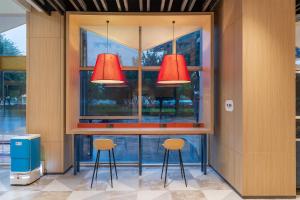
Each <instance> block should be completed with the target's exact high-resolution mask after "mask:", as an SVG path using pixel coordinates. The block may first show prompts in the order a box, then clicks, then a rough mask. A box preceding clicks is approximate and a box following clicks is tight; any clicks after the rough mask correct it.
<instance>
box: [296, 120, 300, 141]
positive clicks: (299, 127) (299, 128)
mask: <svg viewBox="0 0 300 200" xmlns="http://www.w3.org/2000/svg"><path fill="white" fill-rule="evenodd" d="M296 138H300V119H297V120H296Z"/></svg>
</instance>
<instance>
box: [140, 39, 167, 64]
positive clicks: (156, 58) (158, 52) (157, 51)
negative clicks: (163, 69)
mask: <svg viewBox="0 0 300 200" xmlns="http://www.w3.org/2000/svg"><path fill="white" fill-rule="evenodd" d="M171 53H172V41H169V42H166V43H164V44H161V45H159V46H156V47H154V48H152V49H147V50H144V51H143V55H142V65H143V66H160V64H161V62H162V59H163V57H164V55H166V54H171Z"/></svg>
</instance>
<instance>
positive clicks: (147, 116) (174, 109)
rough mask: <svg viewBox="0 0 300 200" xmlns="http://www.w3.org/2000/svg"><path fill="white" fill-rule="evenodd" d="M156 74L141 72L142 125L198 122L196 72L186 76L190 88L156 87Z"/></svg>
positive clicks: (198, 82)
mask: <svg viewBox="0 0 300 200" xmlns="http://www.w3.org/2000/svg"><path fill="white" fill-rule="evenodd" d="M157 75H158V72H157V71H145V72H143V80H142V83H143V93H142V96H143V97H142V98H143V100H142V109H143V110H142V115H143V118H142V121H143V122H160V123H167V122H192V123H194V122H200V121H201V116H202V112H201V110H202V109H201V106H202V100H201V99H202V96H201V93H200V91H201V82H200V72H190V77H191V80H192V82H191V84H182V85H177V86H174V85H169V86H168V85H164V86H159V85H157V84H156V78H157Z"/></svg>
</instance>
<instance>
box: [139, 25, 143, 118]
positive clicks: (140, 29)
mask: <svg viewBox="0 0 300 200" xmlns="http://www.w3.org/2000/svg"><path fill="white" fill-rule="evenodd" d="M138 62H139V66H138V117H139V122H141V121H142V27H141V26H139V61H138Z"/></svg>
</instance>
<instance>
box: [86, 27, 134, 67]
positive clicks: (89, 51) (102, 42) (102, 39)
mask: <svg viewBox="0 0 300 200" xmlns="http://www.w3.org/2000/svg"><path fill="white" fill-rule="evenodd" d="M137 34H138V29H137ZM81 43H82V44H81V46H82V48H81V51H82V52H81V55H83V56H82V59H81V64H82V65H83V66H94V65H95V62H96V58H97V55H98V54H101V53H107V43H106V36H101V35H98V34H97V33H94V32H91V31H87V30H84V29H81ZM108 53H112V54H117V55H118V56H119V59H120V62H121V65H122V66H137V65H138V50H137V49H133V48H130V47H127V46H125V45H123V44H120V43H118V42H115V41H112V40H108Z"/></svg>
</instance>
